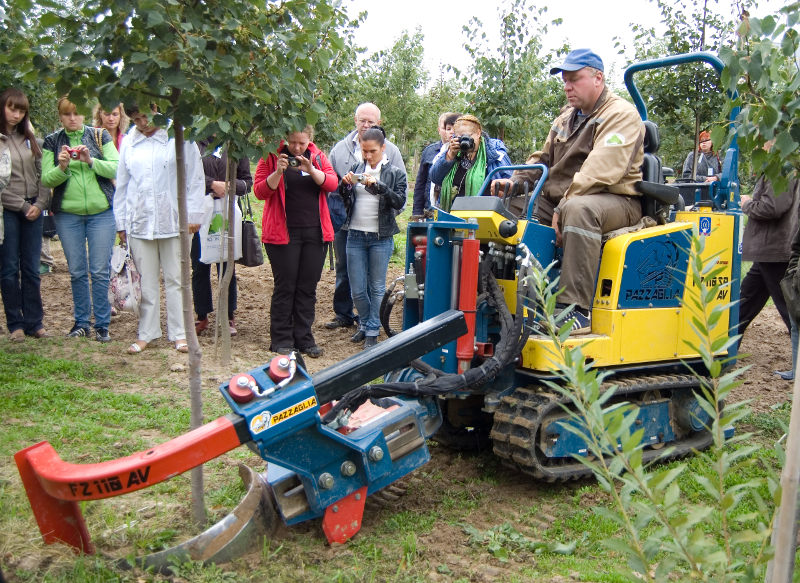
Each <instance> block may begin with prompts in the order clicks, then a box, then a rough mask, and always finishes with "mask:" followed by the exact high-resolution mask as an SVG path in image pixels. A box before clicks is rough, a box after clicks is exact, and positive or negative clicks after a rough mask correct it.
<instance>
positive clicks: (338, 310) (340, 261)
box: [333, 229, 358, 326]
mask: <svg viewBox="0 0 800 583" xmlns="http://www.w3.org/2000/svg"><path fill="white" fill-rule="evenodd" d="M333 252H334V255H336V287H335V288H334V290H333V313H334V315H335V316H336V318H337V319H338V320H341V321H342V322H344V323H345V324H347V325H348V326H349V325H350V324H352V323H353V322H355V321H356V320H358V317H357V316H356V315H355V314H354V313H353V298H352V296H351V295H350V280H349V279H348V276H347V231H343V230H341V229H339V230H338V231H336V235H334V237H333Z"/></svg>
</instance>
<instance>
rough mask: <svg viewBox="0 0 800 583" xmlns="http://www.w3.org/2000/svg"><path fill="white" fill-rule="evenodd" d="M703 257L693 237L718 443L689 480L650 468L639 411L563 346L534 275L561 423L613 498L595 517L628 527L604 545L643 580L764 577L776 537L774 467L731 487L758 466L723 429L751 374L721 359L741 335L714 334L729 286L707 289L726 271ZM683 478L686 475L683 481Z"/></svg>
mask: <svg viewBox="0 0 800 583" xmlns="http://www.w3.org/2000/svg"><path fill="white" fill-rule="evenodd" d="M703 250H704V247H703V241H702V240H701V239H700V238H699V237H697V236H694V237H693V238H692V252H691V254H690V261H689V273H690V282H692V287H691V289H692V293H690V297H689V300H688V306H689V308H690V309H691V311H692V327H693V329H694V332H695V334H696V337H697V341H696V343H692V344H690V347H691V348H692V349H693V351H694V352H696V353H697V354H699V355H700V357H701V360H702V363H703V367H704V368H705V370H706V371H707V374H702V373H701V372H699V371H693V372H694V374H695V376H696V377H697V378H698V379H699V380H700V382H701V393H702V394H698V395H696V396H697V397H698V402H699V404H700V406H701V408H702V410H703V412H704V413H705V414H706V415H707V416H708V418H709V421H708V422H707V427H708V429H709V431H710V433H711V437H712V439H713V442H712V444H711V446H710V447H709V449H708V450H707V451H706V452H703V453H699V454H698V456H700V458H701V459H702V461H703V462H704V463H702V464H698V465H699V466H700V467H701V468H702V469H701V470H700V471H696V472H694V473H691V474H690V475H689V474H688V473H687V472H686V468H687V464H686V463H672V464H671V465H669V466H656V465H652V464H646V463H644V461H643V452H644V447H645V446H644V445H643V444H642V436H643V431H644V430H643V429H638V427H637V425H636V424H635V423H636V418H637V409H638V408H637V407H636V406H635V405H634V404H631V403H619V402H612V401H611V397H612V396H613V394H614V391H613V382H606V381H607V379H608V375H607V374H605V373H603V372H598V371H597V370H594V369H592V368H591V367H590V365H588V364H587V363H586V360H585V358H584V356H583V354H582V352H581V350H580V347H577V348H574V349H568V348H566V347H565V346H564V341H565V340H566V339H567V337H568V335H569V330H568V329H567V328H568V327H567V326H566V325H564V326H562V327H561V329H558V328H557V325H556V322H555V318H554V317H553V313H554V308H555V294H554V292H553V290H554V289H555V285H554V283H553V282H549V281H548V280H547V277H546V273H545V272H544V271H542V270H540V269H534V270H533V272H532V273H531V275H530V276H529V278H528V283H529V285H531V286H532V287H533V289H534V291H535V292H536V293H535V294H534V297H537V303H538V304H539V305H538V306H537V309H538V310H539V311H540V313H543V314H544V316H545V317H546V319H547V325H546V326H545V327H546V328H548V329H549V330H550V335H551V337H552V339H553V341H554V344H555V349H556V353H557V354H558V357H559V359H560V362H558V359H557V360H556V361H555V362H554V366H555V367H556V368H557V374H558V375H559V377H560V379H561V382H560V383H548V384H549V386H550V387H551V388H552V389H553V390H556V391H558V392H559V393H561V394H562V395H564V396H566V397H567V398H568V399H569V405H570V407H569V408H567V412H568V413H569V416H570V422H569V423H564V424H563V426H564V427H565V428H566V429H567V430H569V431H571V432H573V433H574V434H576V435H577V436H579V437H580V438H581V439H583V440H584V441H585V443H586V446H587V450H588V453H589V455H587V456H586V457H580V456H576V459H578V460H579V461H581V463H583V464H585V465H586V466H587V467H588V468H590V469H591V470H592V472H593V473H594V475H595V477H596V479H597V481H598V483H599V485H600V486H601V488H603V490H605V491H606V492H608V493H609V495H610V496H611V498H612V502H613V504H612V506H611V507H610V508H595V509H594V511H595V512H596V513H598V514H599V515H602V516H604V517H606V518H608V519H609V520H611V521H613V522H614V523H616V524H617V525H618V526H619V528H620V529H621V533H622V535H621V536H617V537H611V538H610V539H608V540H607V541H605V544H606V545H607V546H608V547H609V549H611V550H613V551H616V552H618V553H620V554H621V555H622V556H624V557H625V558H626V559H627V561H628V564H629V566H630V567H631V569H632V570H633V571H634V573H635V575H636V577H637V579H641V580H645V581H665V580H669V579H670V578H677V580H687V579H690V580H697V581H754V580H757V579H759V578H762V577H763V573H764V571H765V568H766V565H767V562H768V561H769V559H770V558H771V555H772V550H771V547H770V546H769V537H770V532H771V527H772V520H773V519H772V516H773V509H772V507H771V506H770V504H769V503H768V501H766V500H764V499H763V497H762V496H761V495H760V494H759V490H760V489H762V488H763V486H764V483H765V482H766V486H767V487H768V491H769V493H770V495H771V496H772V501H771V502H773V503H774V502H775V501H776V500H779V496H780V493H779V492H780V488H779V480H778V476H777V474H776V473H775V471H774V470H772V469H770V471H769V473H768V474H767V476H766V477H765V478H755V479H745V480H744V481H742V482H740V483H734V482H735V480H732V477H733V475H734V474H735V473H736V472H738V471H739V470H741V469H743V468H745V467H746V466H748V465H749V464H752V463H755V462H756V461H757V460H756V459H754V455H753V454H754V453H755V452H756V450H757V449H758V448H757V447H756V446H753V445H749V441H750V437H751V434H742V435H737V436H735V437H727V436H726V428H728V427H732V426H733V425H735V424H737V423H739V422H740V421H741V420H742V419H743V418H744V417H745V416H746V415H747V414H748V410H747V407H746V404H745V403H726V404H725V406H724V408H723V406H722V404H723V403H724V402H725V399H726V398H727V397H729V395H730V392H731V390H732V389H733V388H735V387H736V386H737V385H738V384H739V383H740V381H739V380H738V377H739V376H740V375H741V374H742V372H743V371H744V370H745V369H744V368H738V369H730V370H729V369H726V365H730V364H732V362H731V360H732V359H731V358H730V357H720V356H715V355H720V354H722V353H724V352H725V351H727V350H728V349H729V348H730V347H732V346H733V345H734V344H735V343H736V342H737V340H738V338H736V337H733V338H729V337H728V335H727V334H722V335H720V334H719V333H716V334H715V333H714V330H715V329H716V328H717V327H718V326H719V324H720V322H721V321H724V320H723V316H724V315H725V313H726V312H727V311H728V310H730V307H731V304H725V305H719V304H715V301H714V300H715V298H717V297H718V295H719V291H720V289H721V288H722V287H724V285H727V284H724V285H723V284H714V285H707V284H708V283H709V282H714V281H716V279H715V278H716V275H718V274H719V273H720V272H721V270H722V267H721V266H720V265H719V264H718V262H717V257H716V256H713V257H711V258H708V259H706V260H704V259H703ZM734 445H735V446H736V447H733V446H734ZM671 453H672V450H671V449H670V448H665V450H664V451H663V453H662V455H661V459H668V458H669V456H670V455H671ZM778 459H781V456H780V455H778ZM684 473H687V475H685V476H683V478H682V479H681V480H679V477H680V476H682V474H684ZM685 480H689V481H690V482H691V483H692V486H693V488H694V489H696V490H697V491H699V492H700V496H699V500H698V501H697V502H695V503H688V502H687V496H685V495H684V492H683V491H682V486H681V482H682V481H685ZM731 484H732V485H731ZM745 500H746V501H747V502H746V503H745ZM747 508H750V509H752V508H755V509H756V510H755V511H748V510H747Z"/></svg>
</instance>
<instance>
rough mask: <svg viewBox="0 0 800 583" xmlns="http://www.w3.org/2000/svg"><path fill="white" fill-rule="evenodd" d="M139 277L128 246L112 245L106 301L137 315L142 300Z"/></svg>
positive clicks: (118, 308)
mask: <svg viewBox="0 0 800 583" xmlns="http://www.w3.org/2000/svg"><path fill="white" fill-rule="evenodd" d="M141 279H142V278H141V275H140V274H139V270H138V269H136V263H135V262H134V261H133V257H131V254H130V252H129V251H128V247H127V246H126V245H114V248H113V249H112V251H111V279H110V280H109V282H108V301H109V302H110V303H111V305H112V306H113V307H115V308H116V309H117V310H119V311H121V312H131V313H133V314H135V315H136V316H137V317H138V316H139V304H140V303H141V301H142V282H141Z"/></svg>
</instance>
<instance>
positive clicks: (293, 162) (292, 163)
mask: <svg viewBox="0 0 800 583" xmlns="http://www.w3.org/2000/svg"><path fill="white" fill-rule="evenodd" d="M287 158H288V160H289V166H291V167H292V168H297V167H298V166H300V160H298V159H297V157H296V156H287Z"/></svg>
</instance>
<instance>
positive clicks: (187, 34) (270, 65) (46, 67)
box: [9, 0, 346, 158]
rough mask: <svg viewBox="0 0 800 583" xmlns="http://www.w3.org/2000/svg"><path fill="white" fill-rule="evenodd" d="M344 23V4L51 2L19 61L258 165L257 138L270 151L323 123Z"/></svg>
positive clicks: (305, 0)
mask: <svg viewBox="0 0 800 583" xmlns="http://www.w3.org/2000/svg"><path fill="white" fill-rule="evenodd" d="M11 4H12V5H14V6H17V7H19V9H20V10H22V7H23V6H25V5H26V2H25V1H24V0H19V1H16V0H11ZM98 15H101V16H100V17H99V16H98ZM345 18H346V16H345V14H344V12H342V11H341V9H340V8H339V4H338V2H336V1H331V2H316V1H312V0H287V1H285V2H281V3H266V4H253V3H249V2H207V3H195V2H187V1H167V0H152V1H149V2H145V3H138V4H131V3H129V2H124V1H122V0H90V1H88V2H85V3H82V4H81V5H80V7H78V8H76V9H74V10H68V9H66V8H64V6H63V5H62V4H60V3H58V2H50V1H46V2H43V3H42V4H41V8H40V18H39V20H38V26H34V27H33V29H34V30H33V32H32V34H35V35H36V36H37V39H38V42H37V43H32V46H24V45H22V44H18V45H16V46H15V47H14V48H13V51H12V55H10V57H9V58H11V59H14V60H16V62H25V63H29V65H30V66H31V67H32V69H31V71H33V70H34V69H35V70H38V72H39V73H38V74H39V77H40V78H43V79H44V80H46V81H49V82H51V83H53V84H54V85H55V88H56V91H57V92H58V93H59V94H63V93H69V95H70V98H71V99H72V101H74V102H75V103H77V104H79V105H86V107H87V108H88V107H90V106H91V104H92V102H93V101H94V99H96V98H99V99H100V100H101V101H102V102H103V103H104V104H105V105H106V106H107V107H109V106H112V105H113V104H115V103H119V102H120V101H123V102H126V103H128V102H130V101H138V102H141V103H140V105H141V106H143V107H146V105H147V103H150V102H154V103H156V104H158V105H159V106H160V107H161V110H162V112H163V113H164V115H165V116H166V117H168V118H170V119H172V120H173V121H174V122H175V124H176V126H183V127H185V128H188V135H187V138H188V139H191V140H194V139H198V138H202V137H207V136H210V135H215V136H216V140H217V141H218V142H220V143H223V142H230V144H231V145H230V152H231V155H232V157H233V158H237V157H238V156H241V155H246V156H250V157H257V156H258V154H259V153H260V149H259V148H257V147H256V145H257V142H258V140H260V139H263V140H264V141H266V142H267V144H271V143H272V142H275V141H276V140H277V139H279V138H280V137H282V136H283V135H285V133H286V132H287V131H290V130H294V129H298V128H302V127H303V126H304V125H305V124H306V123H312V124H313V123H315V122H316V121H317V120H318V119H319V117H320V115H321V114H322V113H324V109H325V108H324V105H323V104H321V103H319V102H317V101H315V99H314V97H315V93H314V92H315V89H316V82H315V80H316V79H317V77H318V76H319V73H320V72H321V71H323V70H325V69H327V68H328V66H329V65H330V63H331V61H332V60H333V57H334V54H335V53H336V52H337V51H339V50H341V49H342V48H343V47H344V42H345V40H344V38H343V37H342V35H341V34H340V32H339V30H340V28H341V27H343V26H344V25H345ZM77 39H80V40H77ZM30 52H32V53H33V54H32V55H31V54H30ZM31 71H27V72H25V73H26V74H30V73H31ZM276 80H277V81H278V82H276ZM162 123H163V122H162Z"/></svg>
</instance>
